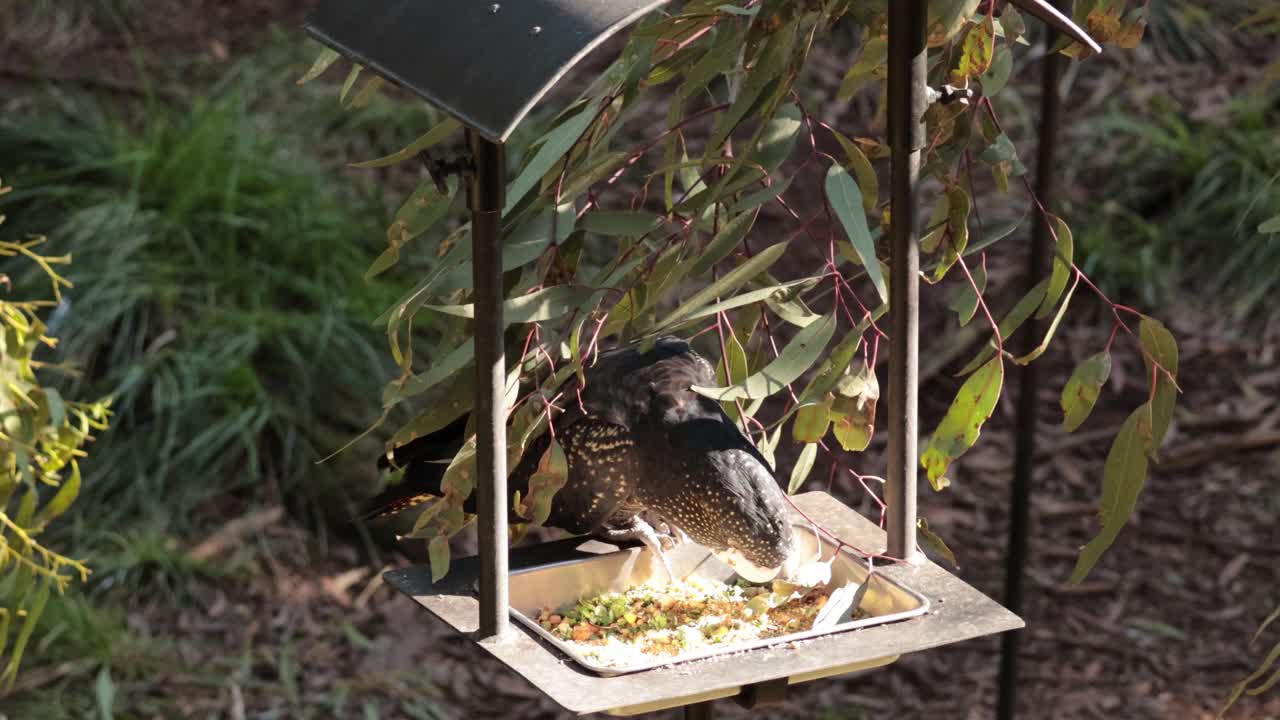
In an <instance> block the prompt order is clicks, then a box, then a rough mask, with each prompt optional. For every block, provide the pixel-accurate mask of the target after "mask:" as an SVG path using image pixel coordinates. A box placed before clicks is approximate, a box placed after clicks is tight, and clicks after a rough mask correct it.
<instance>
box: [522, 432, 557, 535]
mask: <svg viewBox="0 0 1280 720" xmlns="http://www.w3.org/2000/svg"><path fill="white" fill-rule="evenodd" d="M568 480H569V462H568V459H567V458H566V457H565V454H564V449H563V448H562V447H561V446H560V443H559V441H557V440H555V439H552V440H551V443H550V445H549V446H548V447H547V450H546V452H544V453H543V454H542V459H541V460H539V461H538V469H537V470H535V471H534V473H533V475H531V476H530V477H529V493H528V494H527V495H526V496H525V497H524V502H523V503H522V505H521V507H520V510H519V514H520V516H521V517H523V518H525V519H527V520H530V521H532V522H533V524H534V525H542V524H543V523H545V522H546V521H547V518H548V517H549V516H550V515H551V501H552V500H553V499H554V498H555V494H556V493H557V492H559V491H560V488H562V487H564V484H565V483H566V482H568Z"/></svg>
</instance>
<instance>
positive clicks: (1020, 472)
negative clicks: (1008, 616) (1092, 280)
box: [996, 28, 1064, 720]
mask: <svg viewBox="0 0 1280 720" xmlns="http://www.w3.org/2000/svg"><path fill="white" fill-rule="evenodd" d="M1057 39H1058V33H1056V32H1054V30H1053V29H1052V28H1046V32H1045V47H1046V48H1052V47H1053V45H1054V43H1055V42H1057ZM1063 61H1064V58H1063V57H1062V55H1060V54H1058V53H1050V54H1048V55H1046V56H1045V58H1044V65H1043V67H1042V75H1041V93H1040V147H1039V149H1038V151H1037V157H1036V195H1037V196H1038V197H1039V198H1040V202H1041V204H1043V205H1044V206H1045V207H1049V206H1050V205H1051V196H1052V194H1053V180H1054V162H1053V151H1054V149H1055V147H1056V146H1057V144H1058V118H1059V114H1060V107H1061V93H1060V88H1059V84H1060V83H1059V81H1060V78H1061V76H1062V65H1063ZM1048 230H1049V222H1048V219H1047V218H1045V217H1043V216H1037V217H1036V222H1035V223H1034V224H1033V225H1032V228H1031V247H1030V249H1029V252H1028V254H1027V269H1026V276H1025V278H1024V284H1025V285H1026V289H1027V290H1030V289H1031V288H1032V287H1034V286H1035V285H1036V283H1037V282H1039V281H1040V278H1041V277H1042V274H1043V272H1044V265H1045V255H1046V253H1045V248H1046V246H1047V245H1048V235H1049V232H1048ZM1040 325H1041V321H1039V320H1036V319H1035V318H1030V319H1028V320H1027V328H1026V330H1025V331H1024V333H1025V334H1024V335H1023V336H1022V350H1021V352H1022V353H1028V352H1031V351H1032V349H1034V347H1035V345H1036V343H1037V341H1038V340H1039V338H1040V334H1041V330H1040ZM1039 368H1040V366H1039V364H1037V363H1031V364H1030V365H1027V366H1026V367H1024V368H1022V369H1021V372H1020V375H1019V378H1018V416H1017V417H1018V419H1017V423H1016V427H1017V430H1016V431H1015V432H1016V436H1015V438H1014V460H1013V485H1012V488H1011V490H1010V500H1009V548H1008V554H1007V556H1006V558H1005V581H1004V604H1005V607H1007V608H1009V610H1011V611H1013V612H1014V613H1018V614H1021V613H1022V578H1023V569H1024V567H1025V566H1026V563H1027V536H1028V534H1029V533H1028V529H1029V526H1030V515H1031V482H1032V472H1033V470H1034V469H1035V463H1034V461H1035V453H1036V406H1037V403H1038V396H1039V394H1040V393H1039V389H1040V371H1039ZM1021 637H1022V635H1021V633H1019V632H1007V633H1005V634H1004V636H1003V637H1002V638H1001V648H1000V701H999V704H998V706H997V711H996V717H997V718H999V720H1013V716H1014V709H1015V703H1016V699H1017V697H1016V696H1017V689H1018V641H1019V639H1020V638H1021Z"/></svg>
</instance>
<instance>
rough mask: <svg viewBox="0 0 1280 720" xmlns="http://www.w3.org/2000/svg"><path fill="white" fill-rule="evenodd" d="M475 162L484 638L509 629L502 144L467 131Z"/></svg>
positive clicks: (472, 191)
mask: <svg viewBox="0 0 1280 720" xmlns="http://www.w3.org/2000/svg"><path fill="white" fill-rule="evenodd" d="M467 143H468V144H469V145H470V146H471V156H472V158H473V159H474V162H475V166H474V168H473V174H472V176H471V178H470V182H469V183H468V186H467V192H468V197H467V200H468V203H469V205H470V207H471V246H472V273H473V274H472V279H473V281H474V284H475V292H474V302H475V322H474V326H475V348H476V349H475V355H476V395H475V406H474V411H475V419H476V423H475V426H476V493H478V495H477V497H476V500H477V503H476V504H477V506H478V507H477V510H478V514H479V517H478V519H477V523H478V526H479V540H480V638H481V639H484V638H491V637H501V636H502V635H503V634H505V633H506V632H507V628H508V617H507V612H508V605H509V604H510V603H509V600H508V587H507V409H506V407H505V404H504V399H503V398H504V395H505V393H504V390H505V388H504V384H505V382H506V359H505V358H504V357H503V355H504V353H503V318H502V301H503V297H502V227H501V223H502V206H503V192H504V190H505V187H506V159H505V156H504V150H505V149H504V147H503V146H502V145H499V144H497V143H494V142H491V141H489V140H486V139H484V138H482V137H481V136H480V135H479V134H478V133H475V132H472V131H470V130H468V131H467Z"/></svg>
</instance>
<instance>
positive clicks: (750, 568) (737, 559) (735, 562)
mask: <svg viewBox="0 0 1280 720" xmlns="http://www.w3.org/2000/svg"><path fill="white" fill-rule="evenodd" d="M714 554H715V556H716V557H718V558H720V560H722V561H723V562H724V564H726V565H728V566H729V567H731V568H733V570H734V572H736V573H738V575H739V576H740V577H741V578H742V579H743V580H746V581H747V582H753V583H763V582H769V581H770V580H772V579H774V578H776V577H778V573H779V572H780V571H781V570H782V567H774V568H767V567H762V566H760V565H757V564H755V563H753V562H751V561H750V560H748V559H747V558H746V557H745V556H743V554H742V553H740V552H738V550H736V549H735V548H729V549H727V550H716V551H714Z"/></svg>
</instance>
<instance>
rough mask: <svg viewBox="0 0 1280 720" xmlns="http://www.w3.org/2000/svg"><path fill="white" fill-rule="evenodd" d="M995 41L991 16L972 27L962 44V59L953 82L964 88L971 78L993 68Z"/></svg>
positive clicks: (952, 79) (953, 74) (952, 78)
mask: <svg viewBox="0 0 1280 720" xmlns="http://www.w3.org/2000/svg"><path fill="white" fill-rule="evenodd" d="M995 41H996V36H995V28H994V26H993V22H992V19H991V18H990V17H989V16H988V17H986V18H985V19H984V20H983V21H982V22H980V23H975V24H973V25H970V26H969V31H968V32H967V33H965V36H964V40H963V41H962V42H961V43H960V57H959V59H958V62H957V64H956V69H955V70H954V71H952V73H951V81H952V82H953V83H955V84H957V85H961V86H964V85H965V84H967V82H968V80H969V78H972V77H977V76H979V75H982V74H983V73H985V72H986V71H987V69H988V68H989V67H991V61H992V57H993V55H994V54H995Z"/></svg>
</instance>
